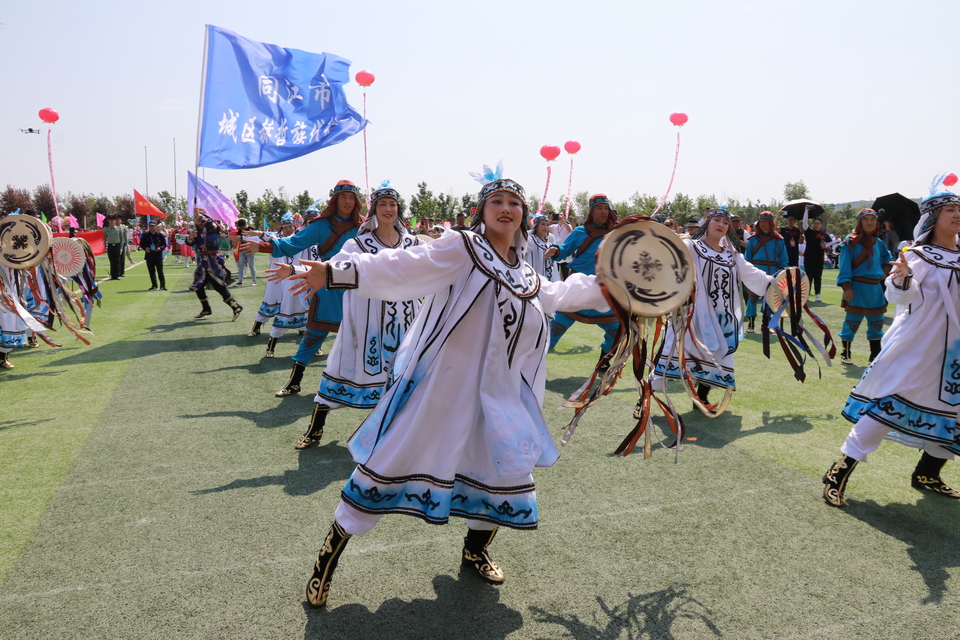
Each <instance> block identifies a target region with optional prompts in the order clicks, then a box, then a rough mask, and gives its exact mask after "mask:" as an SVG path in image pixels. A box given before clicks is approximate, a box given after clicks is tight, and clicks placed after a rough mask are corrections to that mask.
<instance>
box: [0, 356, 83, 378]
mask: <svg viewBox="0 0 960 640" xmlns="http://www.w3.org/2000/svg"><path fill="white" fill-rule="evenodd" d="M11 362H13V363H14V367H16V360H14V359H13V358H11ZM58 362H59V361H58ZM50 364H52V363H47V364H44V365H42V366H44V367H49V366H50ZM66 372H67V370H66V369H63V370H62V371H34V372H33V373H4V374H3V375H0V380H3V381H4V382H16V381H17V380H26V379H27V378H32V377H34V376H58V375H60V374H61V373H66Z"/></svg>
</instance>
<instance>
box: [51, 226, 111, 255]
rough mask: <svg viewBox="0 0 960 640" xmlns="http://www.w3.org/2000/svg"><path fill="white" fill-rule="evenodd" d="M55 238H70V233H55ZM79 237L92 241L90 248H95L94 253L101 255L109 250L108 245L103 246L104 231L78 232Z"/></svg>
mask: <svg viewBox="0 0 960 640" xmlns="http://www.w3.org/2000/svg"><path fill="white" fill-rule="evenodd" d="M53 237H54V238H69V237H70V234H69V233H54V234H53ZM77 237H78V238H83V239H84V240H86V241H87V242H89V243H90V248H91V249H93V255H95V256H101V255H103V254H105V253H106V252H107V249H106V247H104V246H103V231H102V230H98V231H84V232H83V233H78V234H77Z"/></svg>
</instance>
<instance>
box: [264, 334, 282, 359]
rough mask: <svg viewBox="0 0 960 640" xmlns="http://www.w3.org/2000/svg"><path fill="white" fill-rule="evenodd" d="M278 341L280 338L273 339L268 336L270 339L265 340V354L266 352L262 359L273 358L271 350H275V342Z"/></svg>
mask: <svg viewBox="0 0 960 640" xmlns="http://www.w3.org/2000/svg"><path fill="white" fill-rule="evenodd" d="M279 339H280V338H274V337H273V336H270V339H269V340H267V352H266V353H265V354H263V357H264V358H272V357H273V350H274V349H275V348H276V346H277V340H279Z"/></svg>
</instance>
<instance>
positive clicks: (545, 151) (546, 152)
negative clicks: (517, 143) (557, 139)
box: [540, 144, 560, 161]
mask: <svg viewBox="0 0 960 640" xmlns="http://www.w3.org/2000/svg"><path fill="white" fill-rule="evenodd" d="M540 155H541V156H543V158H544V160H547V161H550V160H556V159H557V157H559V155H560V147H557V146H554V145H550V144H545V145H543V146H542V147H540Z"/></svg>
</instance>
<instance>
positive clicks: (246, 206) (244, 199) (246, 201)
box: [233, 189, 250, 218]
mask: <svg viewBox="0 0 960 640" xmlns="http://www.w3.org/2000/svg"><path fill="white" fill-rule="evenodd" d="M233 204H235V205H237V211H239V212H240V215H241V216H243V217H244V218H249V217H250V196H249V195H247V191H246V189H240V191H238V192H237V195H235V196H234V197H233Z"/></svg>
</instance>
